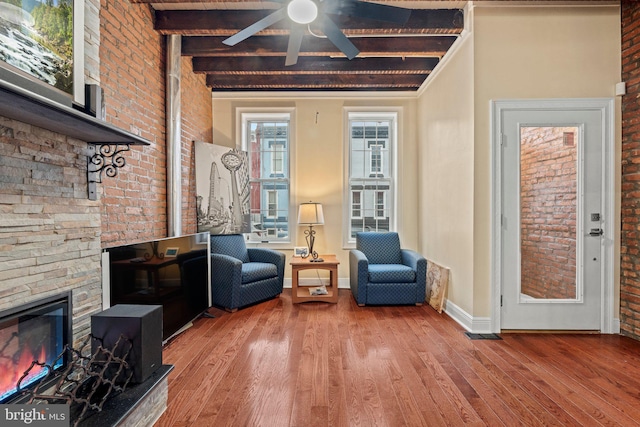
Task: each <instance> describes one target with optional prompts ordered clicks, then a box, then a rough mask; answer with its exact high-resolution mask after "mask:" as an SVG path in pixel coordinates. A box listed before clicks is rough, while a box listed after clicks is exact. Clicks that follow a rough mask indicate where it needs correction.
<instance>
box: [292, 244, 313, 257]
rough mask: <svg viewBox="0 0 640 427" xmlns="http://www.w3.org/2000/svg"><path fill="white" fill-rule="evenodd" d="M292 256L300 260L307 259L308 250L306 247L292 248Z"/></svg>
mask: <svg viewBox="0 0 640 427" xmlns="http://www.w3.org/2000/svg"><path fill="white" fill-rule="evenodd" d="M293 256H296V257H302V258H304V257H307V256H309V248H307V247H306V246H296V247H295V248H293Z"/></svg>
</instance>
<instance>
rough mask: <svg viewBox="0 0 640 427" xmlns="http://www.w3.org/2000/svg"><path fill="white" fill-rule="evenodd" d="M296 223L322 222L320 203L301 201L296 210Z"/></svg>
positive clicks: (312, 223) (313, 223)
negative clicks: (298, 208)
mask: <svg viewBox="0 0 640 427" xmlns="http://www.w3.org/2000/svg"><path fill="white" fill-rule="evenodd" d="M298 224H304V225H316V224H324V214H323V213H322V205H321V204H320V203H315V202H309V203H301V204H300V210H299V211H298Z"/></svg>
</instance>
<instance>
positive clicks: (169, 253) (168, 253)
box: [164, 248, 180, 258]
mask: <svg viewBox="0 0 640 427" xmlns="http://www.w3.org/2000/svg"><path fill="white" fill-rule="evenodd" d="M179 250H180V248H167V250H165V251H164V256H165V257H167V258H175V257H176V256H177V255H178V251H179Z"/></svg>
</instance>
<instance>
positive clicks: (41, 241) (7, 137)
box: [0, 117, 102, 346]
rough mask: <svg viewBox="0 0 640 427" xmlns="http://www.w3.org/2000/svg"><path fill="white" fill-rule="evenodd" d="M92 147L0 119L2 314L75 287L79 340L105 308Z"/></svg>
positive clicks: (0, 301) (0, 279) (76, 324)
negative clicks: (91, 181)
mask: <svg viewBox="0 0 640 427" xmlns="http://www.w3.org/2000/svg"><path fill="white" fill-rule="evenodd" d="M86 156H87V144H86V143H85V142H82V141H77V140H73V139H71V138H67V137H66V136H64V135H58V134H55V133H53V132H49V131H47V130H43V129H40V128H36V127H32V126H30V125H28V124H25V123H21V122H17V121H14V120H10V119H7V118H4V117H0V311H2V310H6V309H8V308H10V307H14V306H18V305H21V304H24V303H26V302H31V301H35V300H39V299H42V298H45V297H49V296H53V295H58V294H60V293H62V292H66V291H69V290H73V294H72V295H73V336H74V340H75V341H76V346H77V341H78V340H79V339H81V338H83V337H84V336H86V335H87V334H88V333H89V330H90V315H91V314H94V313H95V312H96V311H98V310H99V309H100V307H101V305H102V285H101V280H100V252H101V247H100V202H99V201H90V200H88V199H87V172H86V171H87V157H86Z"/></svg>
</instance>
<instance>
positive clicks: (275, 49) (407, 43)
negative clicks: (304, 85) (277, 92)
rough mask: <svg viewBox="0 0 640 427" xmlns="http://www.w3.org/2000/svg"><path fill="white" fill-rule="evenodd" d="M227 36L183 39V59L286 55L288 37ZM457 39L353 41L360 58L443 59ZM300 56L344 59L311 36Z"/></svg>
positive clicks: (303, 45) (337, 52) (408, 38)
mask: <svg viewBox="0 0 640 427" xmlns="http://www.w3.org/2000/svg"><path fill="white" fill-rule="evenodd" d="M225 38H226V37H220V36H186V37H183V38H182V55H183V56H254V55H259V56H285V55H286V53H287V44H288V42H289V37H288V36H260V37H249V38H248V39H246V40H244V41H242V42H241V43H238V44H237V45H235V46H227V45H225V44H223V43H222V41H223V40H224V39H225ZM455 40H456V36H438V37H423V36H418V37H361V38H352V39H351V41H352V42H353V44H354V45H355V46H356V47H357V48H358V49H359V50H360V55H359V56H360V57H367V56H383V55H384V56H388V55H390V54H391V55H394V56H397V57H409V56H415V57H431V58H442V56H444V54H445V53H446V52H447V50H448V49H449V48H450V47H451V45H452V44H453V42H454V41H455ZM300 56H343V54H342V52H340V50H338V48H337V47H335V46H334V45H333V43H331V42H330V41H329V40H327V39H324V38H315V37H312V36H310V35H307V36H305V37H304V38H303V39H302V45H301V47H300Z"/></svg>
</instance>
